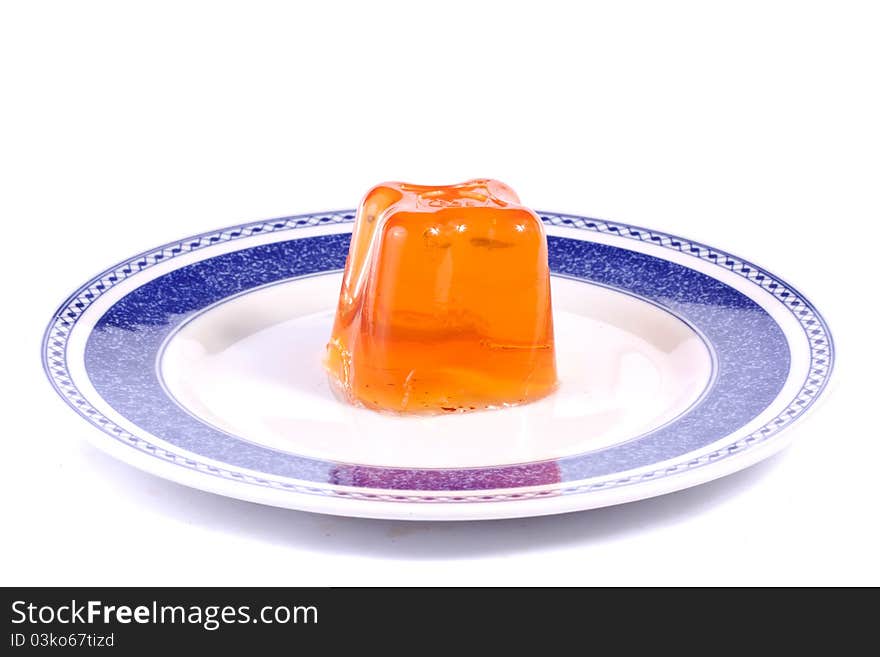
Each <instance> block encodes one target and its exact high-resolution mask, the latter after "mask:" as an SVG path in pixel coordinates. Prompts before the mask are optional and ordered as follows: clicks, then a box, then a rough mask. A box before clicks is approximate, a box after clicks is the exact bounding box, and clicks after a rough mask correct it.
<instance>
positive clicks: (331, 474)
mask: <svg viewBox="0 0 880 657" xmlns="http://www.w3.org/2000/svg"><path fill="white" fill-rule="evenodd" d="M353 218H354V215H353V212H352V211H342V212H334V213H324V214H312V215H302V216H297V217H290V218H287V219H279V220H275V221H271V222H262V223H254V224H248V225H244V226H240V227H236V228H232V229H227V230H223V231H220V232H217V233H211V234H206V235H201V236H197V237H194V238H190V239H187V240H184V241H182V242H178V243H174V244H170V245H166V246H165V247H162V248H161V249H158V250H156V251H152V252H148V253H145V254H141V255H140V256H138V257H136V258H134V259H132V260H129V261H127V262H125V263H123V264H121V265H119V266H117V267H114V268H113V269H111V270H108V271H107V272H105V273H104V274H102V275H101V276H99V277H97V278H96V279H94V280H93V281H92V282H90V283H89V284H88V285H86V286H84V287H83V288H81V289H80V290H78V291H77V293H76V294H74V295H73V296H72V297H71V298H70V299H68V301H67V302H65V304H63V305H62V307H61V308H60V309H59V311H58V312H57V313H56V316H55V318H54V320H53V322H52V323H51V324H50V326H49V327H48V329H47V332H46V336H45V340H44V352H43V359H44V366H45V368H46V371H47V374H48V375H49V378H50V380H51V381H52V383H53V385H54V386H55V388H56V389H57V390H58V392H59V393H60V394H61V395H62V397H64V398H65V399H66V400H67V402H68V403H69V404H70V405H71V406H72V407H73V408H74V409H75V410H77V412H79V413H80V414H81V415H83V416H84V417H86V418H87V419H88V420H89V421H91V422H92V423H93V424H95V425H96V426H98V427H99V428H101V429H102V430H103V431H105V432H106V433H108V434H109V435H111V436H113V437H114V438H116V439H117V440H119V441H120V442H123V443H125V444H128V445H130V446H132V447H135V448H136V449H139V450H140V451H143V452H146V453H149V454H152V455H153V456H155V457H157V458H161V459H164V460H167V461H172V462H174V463H176V464H178V465H182V466H184V467H187V468H191V469H196V470H199V471H202V472H206V473H209V474H212V475H214V476H220V477H224V478H228V479H233V480H239V481H245V482H248V483H251V484H256V485H261V486H270V487H274V488H281V489H287V490H293V491H297V492H304V493H313V494H322V495H326V494H332V495H340V496H346V497H357V498H364V499H378V500H392V501H395V500H396V501H400V500H406V501H414V500H418V501H428V502H429V501H435V500H439V501H487V500H502V499H521V498H526V497H534V496H542V495H551V494H552V495H558V494H570V493H580V492H587V491H590V490H598V489H608V488H613V487H616V486H623V485H628V484H632V483H637V482H638V481H642V480H647V479H657V478H660V477H664V476H669V475H672V474H676V473H677V472H682V471H685V470H691V469H693V468H696V467H701V466H702V465H705V464H707V463H710V462H714V461H717V460H719V459H723V458H727V457H729V456H731V455H733V454H736V453H739V452H741V451H743V450H745V449H748V448H750V447H752V446H754V445H756V444H758V443H761V442H764V441H766V440H767V439H768V438H769V437H771V436H772V435H774V434H776V433H778V431H780V430H781V429H782V428H784V427H785V426H787V425H788V424H790V423H791V422H792V421H794V420H795V419H796V418H797V417H799V416H800V415H801V414H802V413H803V412H804V411H805V410H806V409H807V408H808V407H809V406H810V405H811V404H812V403H813V401H814V400H815V398H816V397H817V396H818V395H819V393H820V392H821V390H822V389H823V388H824V386H825V385H826V383H827V379H828V375H829V374H830V371H831V365H832V359H833V346H832V343H831V338H830V334H829V333H828V329H827V326H826V325H825V323H824V321H823V320H822V318H821V317H820V316H819V315H818V313H817V312H816V311H815V309H814V308H813V307H812V305H811V304H809V303H808V302H807V301H806V300H805V299H804V298H803V297H802V296H801V295H799V294H798V293H797V292H796V291H794V290H793V289H792V288H791V287H790V286H788V285H786V284H784V283H783V282H781V281H780V280H779V279H777V278H775V277H773V276H771V275H770V274H768V273H767V272H765V271H763V270H760V269H758V268H757V267H755V266H753V265H751V264H749V263H747V262H745V261H743V260H740V259H738V258H734V257H733V256H730V255H729V254H726V253H724V252H722V251H718V250H715V249H710V248H709V247H706V246H703V245H700V244H696V243H693V242H689V241H687V240H683V239H680V238H676V237H673V236H669V235H665V234H663V233H658V232H656V231H648V230H645V229H641V228H637V227H633V226H627V225H624V224H617V223H610V222H604V221H597V220H592V219H587V218H583V217H577V216H573V215H559V214H548V213H543V214H542V219H543V220H544V221H545V222H546V223H547V224H550V225H561V226H566V227H572V228H579V229H584V230H591V231H596V232H605V233H611V234H613V235H617V236H620V237H622V238H625V239H637V240H641V241H649V242H651V243H655V244H658V245H660V246H663V247H665V248H669V249H674V250H678V251H681V252H682V253H686V254H688V255H691V256H694V257H697V258H700V259H702V260H705V261H708V262H711V263H713V264H715V265H717V266H720V267H724V268H727V269H730V270H731V271H734V272H735V273H737V274H739V275H740V276H742V277H744V278H746V279H748V280H749V281H751V282H752V283H754V284H756V285H758V286H760V287H761V288H763V289H764V290H765V291H766V292H768V293H770V294H773V295H774V296H776V297H777V298H778V299H779V300H780V301H782V302H783V303H784V304H785V305H786V307H787V308H788V309H789V310H790V311H791V312H792V314H793V315H794V316H795V318H796V319H798V321H799V322H800V324H801V326H802V327H803V329H804V331H805V333H806V335H807V337H808V339H809V341H810V345H811V368H810V376H809V377H808V379H807V381H805V382H804V385H803V387H802V388H801V390H800V391H799V392H798V394H797V396H796V397H795V398H794V399H793V400H792V402H791V404H790V405H789V406H788V408H787V409H785V410H784V411H783V412H782V413H781V414H780V415H779V416H777V417H776V418H774V419H773V420H771V421H770V422H769V423H767V424H766V425H765V426H764V427H761V428H760V429H758V430H757V431H755V432H753V433H752V434H751V435H749V436H746V437H744V438H743V439H741V440H739V441H737V442H736V443H733V444H731V445H728V446H726V447H725V448H723V449H721V450H718V451H716V452H713V453H712V454H708V455H706V456H704V457H702V458H700V459H693V460H690V461H687V462H682V463H678V464H675V465H674V466H671V467H668V468H664V469H663V470H662V471H654V472H649V473H645V474H643V475H640V476H639V477H638V478H636V479H632V478H616V477H614V475H613V474H610V473H611V472H613V468H610V469H609V470H608V472H609V476H608V477H601V478H599V479H598V480H594V481H592V482H591V483H590V484H585V485H569V486H564V485H560V484H556V485H555V486H554V487H553V488H552V489H548V490H540V491H528V492H525V491H524V492H522V493H519V492H513V493H494V494H493V493H489V494H475V493H477V491H478V490H483V491H484V492H486V493H488V490H486V489H487V488H509V487H515V486H517V485H522V486H532V485H536V484H540V483H550V482H551V481H561V482H573V481H577V480H583V479H585V478H587V477H592V476H594V474H593V473H590V472H583V471H582V469H579V468H577V467H573V468H570V467H565V466H564V465H563V464H562V463H561V462H560V463H559V464H557V463H554V462H550V465H548V464H534V465H533V470H534V468H539V470H537V471H531V472H528V473H522V474H523V475H526V476H525V478H522V477H519V476H514V477H513V478H508V477H500V478H499V477H493V478H492V482H494V484H493V485H492V486H486V485H484V484H475V485H462V486H458V485H456V486H451V487H450V486H449V485H448V482H441V481H436V482H435V483H434V484H431V483H430V482H423V484H426V485H417V486H412V485H411V481H408V480H407V479H406V478H405V477H404V479H403V480H401V481H399V482H398V481H396V480H395V479H394V477H390V478H389V477H388V476H378V477H377V476H376V473H375V472H371V469H369V468H366V469H364V468H359V467H357V466H351V465H344V466H343V467H331V469H330V470H324V469H322V470H321V471H320V472H314V477H311V476H308V477H305V478H307V479H312V480H313V481H315V482H317V483H331V484H337V485H345V486H352V487H357V488H362V489H363V488H367V489H368V488H383V489H389V488H391V489H394V488H400V489H406V490H410V491H411V490H413V489H416V490H419V489H421V490H424V492H422V493H417V494H412V493H407V494H403V493H401V494H386V493H379V492H376V493H373V492H370V491H363V490H359V491H356V492H353V491H346V490H337V489H333V488H324V487H319V486H313V485H309V484H307V483H292V482H290V481H284V480H279V479H275V478H274V477H271V476H267V477H254V476H251V475H249V474H247V473H244V472H237V471H235V470H234V469H224V468H218V467H214V466H212V465H209V464H203V463H199V462H196V461H193V460H191V459H188V458H185V457H183V456H181V455H178V454H175V453H173V452H171V451H168V450H165V449H163V448H160V447H157V446H155V445H152V444H151V443H150V442H149V441H147V440H144V439H143V438H140V437H137V436H134V435H132V434H130V433H128V432H126V431H125V430H124V429H122V428H121V427H118V426H116V425H115V424H113V423H112V421H110V420H109V419H108V418H106V417H103V416H102V415H101V414H100V413H99V412H98V411H97V410H96V409H94V408H93V407H92V406H91V405H90V404H89V402H88V401H87V400H86V399H85V398H84V397H83V396H82V395H81V394H80V392H79V391H78V390H77V389H76V387H75V386H74V384H73V383H72V382H71V380H70V377H69V375H68V373H67V366H66V347H67V338H68V336H69V334H70V330H71V329H72V328H73V326H74V325H75V323H76V321H77V320H78V319H79V317H80V316H81V314H82V312H83V311H84V310H85V309H86V308H87V307H88V306H89V305H90V304H91V303H92V302H93V301H94V300H95V299H96V298H98V297H99V296H100V295H101V294H103V293H105V292H106V291H107V290H108V289H110V288H111V287H113V286H114V285H117V284H118V283H119V282H120V281H121V280H124V279H125V278H128V277H129V276H132V275H135V274H137V273H138V272H140V271H142V270H144V269H147V268H149V267H151V266H153V265H155V264H157V263H159V262H162V261H164V260H166V259H170V258H174V257H177V256H179V255H181V254H183V253H188V252H190V251H194V250H198V249H200V248H204V247H205V246H210V245H213V244H217V243H218V242H225V241H230V240H236V239H242V238H246V237H250V236H253V235H256V234H260V233H264V232H275V231H284V230H291V229H296V228H302V227H308V226H315V225H321V224H328V223H343V222H350V221H352V220H353ZM327 237H328V238H329V237H330V236H327ZM339 237H340V236H338V235H337V236H335V238H336V239H337V240H338V239H339ZM344 237H345V239H346V240H347V238H348V236H347V235H345V236H344ZM314 239H315V238H309V239H308V240H304V241H310V242H311V241H313V240H314ZM550 240H551V241H553V240H559V246H560V248H551V267H552V268H553V270H554V271H555V272H560V273H576V274H577V272H571V271H566V267H571V266H574V265H572V264H571V263H573V262H576V261H577V257H572V258H566V257H565V253H566V249H565V246H564V245H563V244H562V241H563V240H564V238H555V237H551V238H550ZM298 241H299V240H294V242H298ZM571 241H572V242H576V240H571ZM294 242H290V243H294ZM287 243H288V242H281V243H276V244H287ZM266 246H267V247H271V246H272V245H266ZM593 247H594V248H607V249H614V250H615V251H625V250H623V249H619V248H618V247H607V246H604V245H596V244H595V243H594V244H593ZM255 248H260V247H252V249H255ZM338 248H339V247H338V245H337V246H336V247H334V249H335V250H338ZM625 252H626V253H632V254H635V253H636V252H631V251H625ZM234 253H238V252H237V251H236V252H234ZM554 254H556V255H557V261H556V262H555V263H554V262H553V258H554ZM230 255H231V254H230ZM574 255H575V256H576V255H577V254H574ZM637 255H639V256H642V255H643V254H637ZM660 262H665V261H660ZM188 267H191V265H190V266H188ZM679 267H680V266H679ZM177 271H180V270H177ZM689 271H690V270H689ZM580 275H583V272H580ZM602 275H603V274H602V272H591V276H592V277H593V278H601V276H602ZM707 278H708V277H707ZM612 282H613V281H612ZM117 305H118V304H117ZM108 315H110V313H108ZM750 316H754V315H750ZM105 317H106V316H105ZM101 321H102V322H103V321H104V319H102V320H101ZM786 366H787V363H786ZM90 376H92V374H91V372H90ZM783 378H784V377H783ZM98 383H99V384H100V382H98ZM96 387H98V388H99V391H100V385H98V386H96ZM106 390H109V388H105V392H106ZM776 392H778V390H776ZM728 393H729V391H728ZM103 394H104V393H103V392H102V395H103ZM111 405H114V407H115V406H116V405H115V404H113V403H112V402H111ZM139 426H140V424H139ZM734 426H736V425H734ZM690 451H693V450H690ZM217 460H223V459H217ZM659 460H662V456H660V458H655V459H654V462H657V461H659ZM648 463H650V461H649V462H648ZM250 465H251V469H259V468H255V467H254V465H253V464H250ZM331 465H333V464H331ZM337 465H342V464H337ZM240 467H241V466H240ZM549 467H553V468H555V470H554V472H552V473H550V472H543V471H540V468H549ZM372 470H383V469H381V468H380V469H372ZM386 470H387V469H386ZM618 471H619V470H618ZM276 474H278V475H279V476H287V477H291V476H293V478H296V479H303V478H304V477H302V476H301V474H302V472H296V471H295V472H293V473H281V472H278V473H276ZM599 474H600V475H601V474H602V473H601V472H600V473H599ZM294 475H295V476H294ZM542 477H543V479H542ZM552 477H558V478H557V479H553V478H552ZM432 486H436V487H435V488H432ZM450 490H456V491H460V492H461V493H462V494H461V495H455V496H448V495H443V496H437V495H432V494H431V493H432V492H435V493H436V492H440V491H450ZM469 491H470V493H469V494H465V493H468V492H469Z"/></svg>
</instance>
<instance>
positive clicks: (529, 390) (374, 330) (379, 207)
mask: <svg viewBox="0 0 880 657" xmlns="http://www.w3.org/2000/svg"><path fill="white" fill-rule="evenodd" d="M325 364H326V367H327V370H328V373H329V376H330V380H331V383H332V384H333V386H334V388H335V389H336V390H337V392H338V393H339V394H340V395H341V396H342V397H344V398H345V399H347V400H348V401H350V402H352V403H355V404H360V405H363V406H366V407H368V408H373V409H380V410H388V411H397V412H405V413H440V412H452V411H468V410H476V409H483V408H493V407H500V406H507V405H514V404H522V403H525V402H529V401H532V400H535V399H538V398H540V397H543V396H545V395H547V394H549V393H550V392H552V391H553V390H554V388H555V387H556V359H555V352H554V345H553V318H552V314H551V306H550V273H549V270H548V267H547V240H546V237H545V236H544V229H543V227H542V225H541V221H540V219H538V217H537V215H535V213H534V212H532V211H531V210H529V209H527V208H524V207H523V206H521V205H520V204H519V198H518V197H517V195H516V193H514V191H513V190H512V189H511V188H510V187H508V186H507V185H505V184H503V183H500V182H498V181H496V180H471V181H468V182H466V183H462V184H460V185H447V186H440V187H434V186H427V185H410V184H406V183H398V182H394V183H383V184H381V185H377V186H376V187H374V188H373V189H371V190H370V191H369V192H368V193H367V195H366V196H365V197H364V200H363V201H362V202H361V205H360V207H359V208H358V211H357V218H356V220H355V226H354V232H353V234H352V241H351V247H350V249H349V253H348V260H347V261H346V264H345V274H344V276H343V279H342V290H341V292H340V295H339V306H338V309H337V312H336V321H335V324H334V326H333V335H332V336H331V339H330V343H329V344H328V345H327V355H326V359H325Z"/></svg>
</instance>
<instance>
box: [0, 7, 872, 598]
mask: <svg viewBox="0 0 880 657" xmlns="http://www.w3.org/2000/svg"><path fill="white" fill-rule="evenodd" d="M710 5H711V7H710ZM576 7H577V9H576ZM878 32H880V21H878V16H877V14H876V9H874V8H873V7H872V5H871V3H867V2H866V3H864V4H856V3H844V2H827V3H778V2H758V3H744V2H738V3H727V4H726V7H721V6H720V4H719V3H698V2H695V3H628V2H620V3H603V6H601V7H592V8H584V7H582V6H581V4H580V3H557V2H550V1H548V0H542V1H541V2H528V3H517V2H504V3H477V2H462V3H459V2H450V1H449V0H447V1H446V2H443V3H436V5H435V6H434V7H433V8H429V6H428V5H427V4H422V3H414V2H413V3H397V4H394V3H385V2H382V3H359V4H355V3H350V4H348V3H338V2H328V1H322V2H314V3H308V7H298V6H297V5H296V4H295V3H293V2H286V3H267V2H241V3H237V4H232V3H221V2H205V3H194V2H171V3H164V2H152V3H138V4H137V5H135V3H116V2H77V3H70V2H58V3H46V2H29V3H4V5H3V9H2V10H0V76H2V77H0V85H2V86H0V217H2V221H3V234H4V247H3V249H2V259H0V263H2V267H3V271H2V274H3V282H4V287H3V291H4V296H5V300H4V303H3V308H4V311H3V322H2V332H3V335H2V337H3V342H2V344H3V349H2V355H3V356H2V357H3V367H2V376H0V385H2V399H3V426H2V431H0V436H2V440H3V451H2V454H3V458H2V463H3V466H4V467H3V472H2V476H0V487H2V488H0V491H2V517H0V523H2V527H3V530H2V533H3V539H2V545H3V548H2V559H0V583H2V584H7V585H9V584H31V585H36V584H108V585H113V584H115V585H133V584H215V585H219V584H260V585H269V584H278V585H282V584H284V585H287V584H290V585H300V584H301V585H341V584H661V583H662V584H874V585H877V584H880V567H878V559H877V554H878V552H880V530H878V512H877V504H878V501H880V493H878V479H880V475H878V472H880V432H878V431H877V424H876V420H875V417H876V410H877V407H878V402H877V399H878V382H880V377H878V370H877V367H878V365H880V363H878V358H877V344H878V343H877V340H876V333H877V330H878V329H877V321H876V320H877V312H876V308H877V301H876V294H877V293H876V290H875V289H874V288H875V286H876V284H877V282H878V281H877V278H878V277H877V267H876V255H875V253H876V249H877V239H878V237H880V235H878V230H877V224H878V221H880V212H878V208H880V203H878V191H880V189H878V182H880V164H878V163H880V131H878V122H880V121H878V119H880V102H878V77H880V75H878V64H880V47H878V43H880V40H878V38H877V35H878ZM477 176H489V177H494V178H499V179H501V180H504V181H506V182H507V183H509V184H510V185H511V186H513V187H514V189H516V190H517V191H518V192H519V194H520V196H521V197H522V198H523V200H524V202H525V203H527V204H529V205H531V206H533V207H535V208H540V209H544V210H558V211H567V212H574V213H581V214H587V215H591V216H597V217H603V218H609V219H616V220H620V221H625V222H629V223H635V224H641V225H645V226H649V227H653V228H657V229H659V230H663V231H667V232H671V233H677V234H680V235H684V236H687V237H690V238H693V239H696V240H699V241H702V242H705V243H708V244H712V245H716V246H718V247H720V248H724V249H727V250H729V251H731V252H733V253H735V254H738V255H741V256H744V257H746V258H748V259H751V260H753V261H755V262H757V263H758V264H761V265H763V266H765V267H767V268H768V269H770V270H771V271H773V272H775V273H778V274H779V275H781V276H783V277H784V278H786V279H788V280H789V281H791V282H792V283H793V284H794V285H795V286H797V287H799V288H801V289H802V291H803V292H804V293H806V294H807V296H808V297H810V298H811V299H812V300H813V301H814V302H815V303H816V304H817V305H818V306H819V308H820V309H821V310H822V311H823V312H824V313H825V315H826V317H827V318H828V320H829V322H830V323H831V327H832V330H833V331H834V336H835V339H836V341H837V345H838V349H839V362H838V369H837V371H836V373H835V382H834V387H833V389H832V390H831V394H830V395H828V398H827V399H826V401H825V403H824V404H822V405H820V407H819V408H817V409H816V412H815V414H814V415H813V416H812V417H811V418H810V419H809V420H804V422H803V425H802V427H801V428H800V431H799V436H798V437H797V439H796V440H795V442H794V445H793V446H792V447H791V448H789V449H788V450H787V451H786V452H784V453H783V454H781V455H779V456H776V457H773V458H772V459H770V460H769V461H767V462H765V463H762V464H760V465H758V466H756V467H753V468H751V469H749V470H747V471H744V472H742V473H739V474H736V475H733V476H730V477H728V478H726V479H723V480H720V481H716V482H713V483H710V484H706V485H704V486H700V487H698V488H695V489H691V490H688V491H685V492H681V493H677V494H673V495H668V496H665V497H662V498H656V499H653V500H647V501H643V502H638V503H633V504H629V505H625V506H621V507H616V508H608V509H602V510H598V511H592V512H584V513H577V514H570V515H566V516H559V517H548V518H538V519H524V520H510V521H495V522H480V523H471V524H468V523H450V524H436V523H424V524H406V523H400V522H384V521H371V520H357V519H346V518H333V517H327V516H318V515H310V514H306V513H300V512H294V511H285V510H281V509H275V508H267V507H260V506H257V505H253V504H249V503H245V502H239V501H235V500H230V499H225V498H221V497H217V496H214V495H211V494H208V493H202V492H199V491H195V490H190V489H187V488H184V487H182V486H179V485H176V484H172V483H168V482H165V481H163V480H160V479H157V478H154V477H152V476H149V475H146V474H142V473H141V472H139V471H137V470H134V469H132V468H130V467H128V466H126V465H122V464H120V463H117V462H115V461H113V460H112V459H110V458H109V457H107V456H105V455H104V454H103V453H101V452H99V451H97V450H96V449H95V448H93V447H91V446H89V445H88V444H87V442H86V439H85V436H86V435H87V432H89V431H92V430H93V429H91V428H90V427H89V426H88V425H87V424H86V423H85V422H83V421H82V420H81V419H80V418H78V417H76V416H75V415H74V413H72V412H71V411H70V410H69V409H68V408H67V407H66V406H65V405H64V404H63V403H62V402H61V400H60V399H58V398H56V396H55V394H54V392H52V390H51V389H50V387H49V385H48V383H47V382H46V381H45V380H44V375H43V373H42V371H41V367H40V362H39V342H40V338H41V334H42V331H43V328H44V325H45V324H46V323H47V322H48V320H49V317H50V315H51V313H52V311H53V310H54V309H55V307H56V306H57V305H58V304H59V303H60V302H61V301H62V300H63V299H64V297H65V296H66V295H67V294H68V293H69V292H71V291H72V290H73V289H74V288H75V287H76V286H77V285H78V284H80V283H81V282H83V281H84V280H85V279H87V278H88V277H90V276H91V275H93V274H95V273H97V272H98V271H100V270H101V269H103V268H104V267H105V266H108V265H110V264H112V263H113V262H116V261H118V260H120V259H122V258H124V257H127V256H129V255H132V254H134V253H136V252H139V251H141V250H143V249H146V248H149V247H152V246H154V245H157V244H160V243H164V242H167V241H171V240H174V239H177V238H180V237H182V236H185V235H189V234H192V233H197V232H201V231H207V230H211V229H214V228H218V227H221V226H225V225H229V224H235V223H239V222H245V221H250V220H255V219H261V218H270V217H276V216H279V215H287V214H293V213H297V212H307V211H313V210H314V211H318V210H325V209H329V208H338V207H351V206H354V205H355V204H356V203H357V201H358V200H359V198H360V196H361V194H362V193H363V192H364V191H365V190H366V189H367V188H368V187H369V186H370V185H371V184H373V183H375V182H378V181H381V180H386V179H403V180H407V181H413V182H428V183H435V182H437V183H445V182H454V181H460V180H463V179H467V178H470V177H477Z"/></svg>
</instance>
